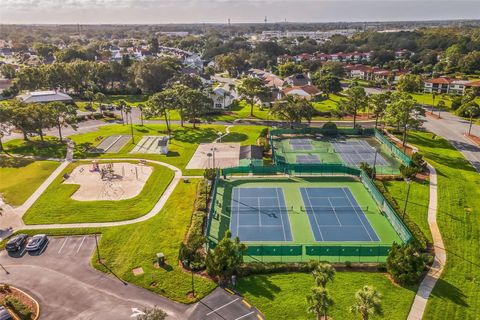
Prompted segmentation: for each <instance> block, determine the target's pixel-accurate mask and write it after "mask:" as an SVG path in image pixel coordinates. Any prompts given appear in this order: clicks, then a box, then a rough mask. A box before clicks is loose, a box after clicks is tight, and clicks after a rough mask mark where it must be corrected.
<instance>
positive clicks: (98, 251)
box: [95, 233, 102, 263]
mask: <svg viewBox="0 0 480 320" xmlns="http://www.w3.org/2000/svg"><path fill="white" fill-rule="evenodd" d="M95 247H96V248H97V260H98V263H102V261H101V260H100V249H99V248H98V239H97V234H96V233H95Z"/></svg>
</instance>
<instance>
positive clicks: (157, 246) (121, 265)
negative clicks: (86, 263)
mask: <svg viewBox="0 0 480 320" xmlns="http://www.w3.org/2000/svg"><path fill="white" fill-rule="evenodd" d="M198 181H199V180H195V179H194V180H190V183H183V182H181V183H180V184H179V185H178V186H177V188H176V189H175V191H174V192H173V194H172V196H171V197H170V198H169V199H168V201H167V203H166V205H165V207H164V208H163V209H162V211H161V212H160V213H159V214H157V215H156V216H155V217H153V218H152V219H149V220H147V221H145V222H141V223H136V224H132V225H127V226H122V227H115V228H109V229H108V230H106V231H105V232H103V235H102V238H101V240H100V245H99V246H100V251H101V259H102V260H103V262H104V263H105V264H106V265H107V266H108V267H109V268H110V269H111V270H112V271H113V272H114V273H115V274H116V275H117V276H119V277H121V278H122V279H124V280H126V281H128V282H131V283H133V284H135V285H137V286H140V287H143V288H147V289H148V290H151V291H154V292H156V293H159V294H161V295H163V296H165V297H167V298H169V299H173V300H175V301H179V302H183V303H191V302H193V301H192V299H190V298H189V297H188V293H189V292H190V291H191V280H190V279H191V274H190V273H186V272H183V271H182V270H181V268H180V267H179V265H178V250H179V247H180V243H181V242H182V241H183V238H184V236H185V233H186V231H187V229H188V226H189V223H190V217H191V214H192V212H193V204H194V199H195V192H196V186H197V183H198ZM157 252H163V253H164V254H165V257H166V262H167V265H166V266H165V267H162V268H155V267H154V262H155V258H156V253H157ZM95 260H96V255H95V254H94V255H93V256H92V263H93V264H94V266H95V267H96V268H98V269H100V270H104V268H103V267H102V266H101V265H99V264H98V263H96V261H95ZM137 267H142V268H143V271H144V272H145V273H144V274H143V275H141V276H134V275H133V273H132V269H133V268H137ZM104 271H105V270H104ZM215 286H216V285H215V284H214V283H213V282H212V281H211V280H208V279H205V278H203V277H199V276H196V277H195V294H196V295H197V298H199V299H201V298H202V297H203V296H205V295H206V294H208V293H209V292H210V291H212V290H213V289H214V288H215Z"/></svg>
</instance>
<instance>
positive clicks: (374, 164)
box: [372, 149, 378, 180]
mask: <svg viewBox="0 0 480 320" xmlns="http://www.w3.org/2000/svg"><path fill="white" fill-rule="evenodd" d="M377 153H378V150H377V149H375V157H374V158H373V169H372V180H373V179H374V178H375V166H376V165H377Z"/></svg>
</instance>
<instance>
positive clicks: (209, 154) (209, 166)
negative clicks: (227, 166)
mask: <svg viewBox="0 0 480 320" xmlns="http://www.w3.org/2000/svg"><path fill="white" fill-rule="evenodd" d="M211 158H212V153H210V152H209V153H207V159H208V161H207V168H209V169H210V168H211V167H212V164H211V163H210V159H211Z"/></svg>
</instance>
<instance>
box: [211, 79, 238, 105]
mask: <svg viewBox="0 0 480 320" xmlns="http://www.w3.org/2000/svg"><path fill="white" fill-rule="evenodd" d="M226 86H228V85H225V86H223V87H222V86H218V87H216V88H215V89H213V91H212V93H211V94H210V97H211V98H212V100H213V109H216V110H225V109H228V108H229V107H230V106H231V105H232V103H233V101H234V100H235V95H234V93H233V92H232V91H230V89H227V88H226Z"/></svg>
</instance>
